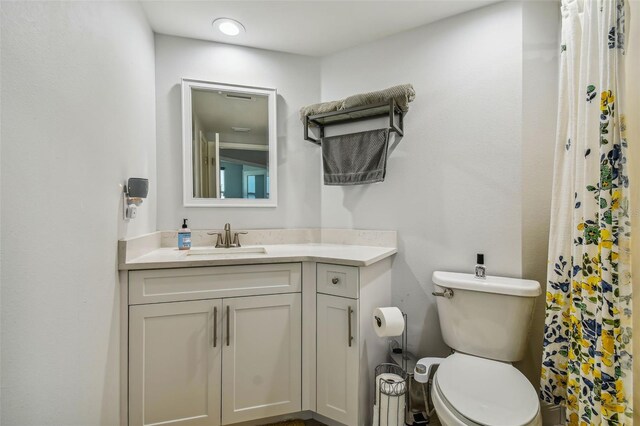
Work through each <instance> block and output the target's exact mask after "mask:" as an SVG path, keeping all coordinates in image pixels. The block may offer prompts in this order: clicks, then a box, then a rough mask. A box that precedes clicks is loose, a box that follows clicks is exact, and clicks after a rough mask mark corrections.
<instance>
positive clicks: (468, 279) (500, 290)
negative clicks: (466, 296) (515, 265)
mask: <svg viewBox="0 0 640 426" xmlns="http://www.w3.org/2000/svg"><path fill="white" fill-rule="evenodd" d="M432 279H433V282H434V283H435V284H438V285H439V286H442V287H448V288H453V289H460V290H469V291H480V292H484V293H496V294H506V295H510V296H520V297H536V296H539V295H540V293H541V289H540V283H538V281H533V280H523V279H520V278H507V277H496V276H491V275H487V277H486V278H476V277H475V275H472V274H462V273H459V272H443V271H435V272H434V273H433V278H432Z"/></svg>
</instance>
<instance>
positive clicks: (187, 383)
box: [129, 300, 222, 426]
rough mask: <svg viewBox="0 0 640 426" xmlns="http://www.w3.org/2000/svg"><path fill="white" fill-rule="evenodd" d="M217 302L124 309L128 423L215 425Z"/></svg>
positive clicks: (219, 303)
mask: <svg viewBox="0 0 640 426" xmlns="http://www.w3.org/2000/svg"><path fill="white" fill-rule="evenodd" d="M221 315H222V301H221V300H203V301H193V302H175V303H158V304H150V305H139V306H131V307H130V308H129V365H130V368H129V425H130V426H139V425H153V424H162V425H180V426H187V425H188V426H196V425H197V426H200V425H207V426H218V425H220V377H221V376H220V372H221V360H222V358H221V353H222V350H221V349H222V348H221V346H222V340H221V331H222V324H221Z"/></svg>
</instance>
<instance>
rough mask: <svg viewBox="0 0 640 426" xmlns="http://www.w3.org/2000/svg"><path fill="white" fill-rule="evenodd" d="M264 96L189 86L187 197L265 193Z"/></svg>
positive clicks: (266, 127) (266, 114) (250, 196)
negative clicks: (190, 184)
mask: <svg viewBox="0 0 640 426" xmlns="http://www.w3.org/2000/svg"><path fill="white" fill-rule="evenodd" d="M268 98H269V97H268V96H266V95H258V94H253V93H244V92H233V91H224V90H207V89H201V88H193V87H192V88H191V110H192V114H191V117H192V120H191V126H192V132H191V134H192V137H193V139H192V150H191V152H192V163H193V198H220V199H223V198H244V199H261V198H262V199H265V198H269V183H270V182H269V109H268Z"/></svg>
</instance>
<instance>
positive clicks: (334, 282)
mask: <svg viewBox="0 0 640 426" xmlns="http://www.w3.org/2000/svg"><path fill="white" fill-rule="evenodd" d="M331 282H332V283H333V284H338V283H339V282H340V278H338V277H333V278H331Z"/></svg>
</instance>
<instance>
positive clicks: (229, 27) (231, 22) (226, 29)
mask: <svg viewBox="0 0 640 426" xmlns="http://www.w3.org/2000/svg"><path fill="white" fill-rule="evenodd" d="M212 25H213V27H214V28H217V29H218V31H220V32H221V33H222V34H226V35H228V36H237V35H238V34H240V33H243V32H245V29H244V25H242V24H241V23H240V22H238V21H236V20H235V19H229V18H218V19H216V20H214V21H213V23H212Z"/></svg>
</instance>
